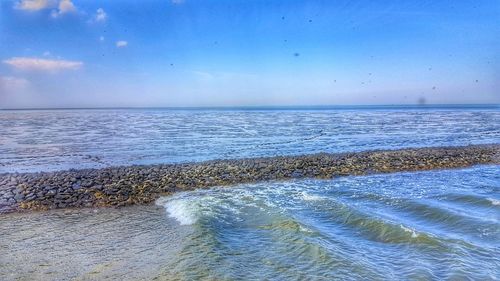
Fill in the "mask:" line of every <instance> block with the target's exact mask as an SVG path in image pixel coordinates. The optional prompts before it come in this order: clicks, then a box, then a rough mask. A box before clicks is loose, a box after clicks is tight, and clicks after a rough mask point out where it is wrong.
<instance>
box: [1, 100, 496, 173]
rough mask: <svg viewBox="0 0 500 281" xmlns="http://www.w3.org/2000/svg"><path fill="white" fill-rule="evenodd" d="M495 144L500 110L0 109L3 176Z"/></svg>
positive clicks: (383, 108) (446, 108)
mask: <svg viewBox="0 0 500 281" xmlns="http://www.w3.org/2000/svg"><path fill="white" fill-rule="evenodd" d="M499 142H500V109H499V108H498V107H489V108H482V107H465V108H460V107H444V108H443V107H424V108H419V107H383V106H381V107H339V108H327V107H325V108H322V107H319V108H312V109H311V108H302V109H297V108H275V109H272V108H265V109H253V110H250V109H245V108H242V109H220V108H219V109H210V110H208V109H205V110H203V109H190V110H173V109H101V110H91V109H82V110H17V111H0V172H15V171H18V172H34V171H53V170H65V169H70V168H92V167H105V166H115V165H131V164H152V163H176V162H192V161H203V160H210V159H218V158H242V157H258V156H274V155H296V154H305V153H316V152H351V151H362V150H370V149H395V148H404V147H422V146H442V145H467V144H481V143H499Z"/></svg>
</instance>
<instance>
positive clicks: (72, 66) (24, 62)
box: [3, 57, 83, 72]
mask: <svg viewBox="0 0 500 281" xmlns="http://www.w3.org/2000/svg"><path fill="white" fill-rule="evenodd" d="M3 63H5V64H8V65H10V66H12V67H14V68H16V69H18V70H23V71H47V72H57V71H61V70H77V69H79V68H81V67H82V66H83V62H81V61H69V60H50V59H40V58H27V57H13V58H10V59H8V60H4V61H3Z"/></svg>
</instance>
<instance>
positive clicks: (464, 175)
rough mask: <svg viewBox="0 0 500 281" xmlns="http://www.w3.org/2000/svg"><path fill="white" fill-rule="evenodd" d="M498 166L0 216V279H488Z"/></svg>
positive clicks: (496, 252)
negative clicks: (121, 205) (97, 208)
mask: <svg viewBox="0 0 500 281" xmlns="http://www.w3.org/2000/svg"><path fill="white" fill-rule="evenodd" d="M499 241H500V166H498V165H497V166H477V167H473V168H469V169H462V170H443V171H428V172H417V173H397V174H384V175H373V176H359V177H343V178H337V179H332V180H312V179H306V180H296V181H289V182H269V183H259V184H244V185H238V186H235V187H230V188H216V189H213V190H198V191H192V192H185V193H179V194H177V195H174V196H172V197H165V198H161V199H159V200H158V202H157V206H140V207H129V208H122V209H99V210H92V209H82V210H55V211H50V212H35V213H24V214H6V215H2V216H0V251H1V255H0V276H1V278H0V279H2V280H498V279H499V277H500V242H499Z"/></svg>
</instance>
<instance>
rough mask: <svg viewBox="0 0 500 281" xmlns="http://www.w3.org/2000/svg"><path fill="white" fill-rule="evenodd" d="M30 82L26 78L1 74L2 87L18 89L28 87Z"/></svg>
mask: <svg viewBox="0 0 500 281" xmlns="http://www.w3.org/2000/svg"><path fill="white" fill-rule="evenodd" d="M29 84H30V82H29V81H28V80H26V79H24V78H18V77H13V76H0V89H4V90H17V89H23V88H26V87H28V85H29Z"/></svg>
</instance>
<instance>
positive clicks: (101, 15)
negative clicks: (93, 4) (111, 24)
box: [94, 8, 108, 22]
mask: <svg viewBox="0 0 500 281" xmlns="http://www.w3.org/2000/svg"><path fill="white" fill-rule="evenodd" d="M107 18H108V15H107V14H106V12H105V11H104V9H103V8H99V9H97V12H96V14H95V17H94V21H95V22H105V21H106V19H107Z"/></svg>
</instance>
